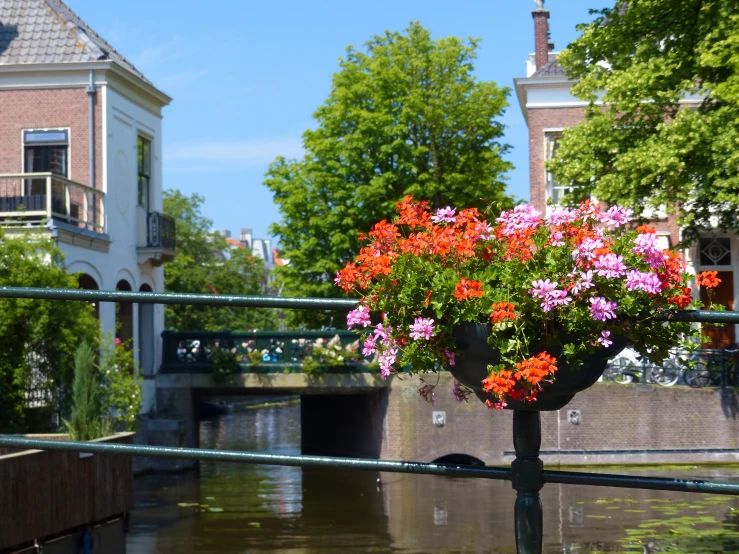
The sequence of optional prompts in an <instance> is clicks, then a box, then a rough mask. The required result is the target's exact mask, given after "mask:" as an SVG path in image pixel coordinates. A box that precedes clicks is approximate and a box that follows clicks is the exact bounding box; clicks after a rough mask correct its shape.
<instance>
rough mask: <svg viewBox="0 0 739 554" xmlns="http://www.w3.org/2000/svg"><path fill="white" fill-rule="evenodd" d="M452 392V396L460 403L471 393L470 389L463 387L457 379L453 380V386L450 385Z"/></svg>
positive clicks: (465, 400)
mask: <svg viewBox="0 0 739 554" xmlns="http://www.w3.org/2000/svg"><path fill="white" fill-rule="evenodd" d="M452 394H453V395H454V398H455V399H456V401H457V402H459V403H460V404H461V403H462V402H467V401H468V399H469V397H470V394H472V391H471V390H470V389H468V388H467V387H465V386H464V385H463V384H462V383H460V382H459V381H454V386H453V387H452Z"/></svg>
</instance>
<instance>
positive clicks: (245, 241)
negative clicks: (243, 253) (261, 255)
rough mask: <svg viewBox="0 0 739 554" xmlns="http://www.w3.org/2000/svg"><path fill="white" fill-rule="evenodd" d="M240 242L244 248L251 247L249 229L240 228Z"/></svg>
mask: <svg viewBox="0 0 739 554" xmlns="http://www.w3.org/2000/svg"><path fill="white" fill-rule="evenodd" d="M240 238H241V240H240V241H239V242H241V244H242V245H243V246H244V248H251V229H241V237H240Z"/></svg>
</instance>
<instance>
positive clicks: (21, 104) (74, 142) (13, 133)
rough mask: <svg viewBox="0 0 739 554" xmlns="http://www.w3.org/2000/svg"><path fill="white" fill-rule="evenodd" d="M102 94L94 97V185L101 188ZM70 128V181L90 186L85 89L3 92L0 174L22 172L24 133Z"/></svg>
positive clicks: (87, 109)
mask: <svg viewBox="0 0 739 554" xmlns="http://www.w3.org/2000/svg"><path fill="white" fill-rule="evenodd" d="M100 95H101V91H100V90H98V93H97V94H96V95H95V96H96V99H95V102H96V103H95V139H96V140H95V182H96V187H97V188H102V175H103V171H102V169H103V163H102V162H103V151H102V128H103V125H102V123H103V121H102V115H101V113H102V110H101V105H102V101H101V97H100ZM56 127H68V128H70V168H69V169H70V178H71V179H72V180H74V181H77V182H80V183H83V184H89V182H90V167H89V144H90V142H89V141H90V135H89V100H88V95H87V93H86V92H85V90H84V89H83V88H78V89H39V90H2V91H0V174H2V173H20V172H21V171H22V170H23V144H22V136H21V131H22V130H23V129H34V128H36V129H37V128H56Z"/></svg>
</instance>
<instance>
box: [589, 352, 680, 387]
mask: <svg viewBox="0 0 739 554" xmlns="http://www.w3.org/2000/svg"><path fill="white" fill-rule="evenodd" d="M677 360H678V358H677V356H676V355H671V356H670V357H669V358H668V359H667V360H665V362H664V363H663V365H662V366H653V365H649V364H648V362H647V361H646V360H642V359H640V358H639V356H638V354H637V353H636V352H635V351H634V350H632V349H631V348H626V349H625V350H623V351H622V352H621V353H620V354H619V355H618V356H616V357H615V358H614V359H613V360H611V361H610V362H609V363H608V366H606V370H605V371H604V372H603V379H606V380H611V381H614V382H615V383H619V384H621V385H627V384H629V383H633V382H640V381H644V382H647V383H655V384H657V385H660V386H662V387H671V386H673V385H675V384H676V383H677V382H678V381H679V380H680V374H681V371H680V367H679V365H678V364H677Z"/></svg>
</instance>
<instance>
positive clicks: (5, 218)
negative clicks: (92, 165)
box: [0, 173, 105, 233]
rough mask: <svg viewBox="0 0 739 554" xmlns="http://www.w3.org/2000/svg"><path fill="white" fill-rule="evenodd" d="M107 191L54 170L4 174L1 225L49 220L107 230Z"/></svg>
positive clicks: (38, 223) (0, 194)
mask: <svg viewBox="0 0 739 554" xmlns="http://www.w3.org/2000/svg"><path fill="white" fill-rule="evenodd" d="M104 199H105V194H104V193H103V192H102V191H100V190H97V189H94V188H92V187H88V186H87V185H83V184H81V183H76V182H74V181H70V180H69V179H66V178H65V177H61V176H60V175H55V174H52V173H17V174H8V175H0V225H2V226H4V227H34V226H42V225H45V224H46V223H47V222H48V221H49V220H54V221H59V222H63V223H67V224H69V225H71V226H73V227H77V228H79V229H84V230H86V231H93V232H96V233H104V232H105V202H104Z"/></svg>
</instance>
